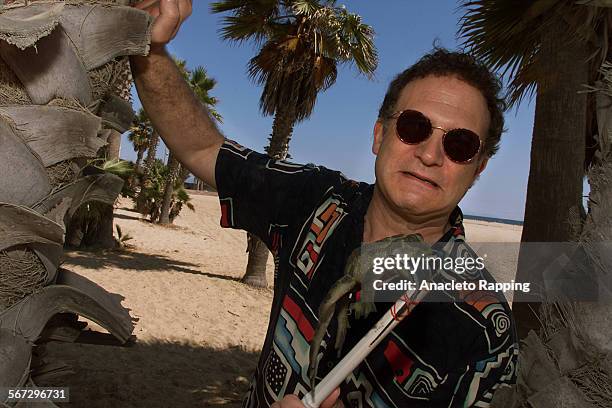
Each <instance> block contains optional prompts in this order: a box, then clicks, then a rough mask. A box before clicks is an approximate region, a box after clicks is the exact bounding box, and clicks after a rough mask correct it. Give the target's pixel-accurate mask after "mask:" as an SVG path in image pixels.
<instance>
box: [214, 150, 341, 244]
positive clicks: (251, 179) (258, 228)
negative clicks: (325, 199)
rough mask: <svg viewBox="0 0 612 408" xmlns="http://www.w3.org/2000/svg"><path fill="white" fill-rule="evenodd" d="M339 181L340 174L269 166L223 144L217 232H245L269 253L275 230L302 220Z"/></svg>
mask: <svg viewBox="0 0 612 408" xmlns="http://www.w3.org/2000/svg"><path fill="white" fill-rule="evenodd" d="M344 180H346V179H345V178H344V176H342V174H341V173H340V172H337V171H332V170H329V169H326V168H324V167H321V166H315V165H314V164H305V165H303V164H295V163H290V162H287V161H284V160H274V159H272V158H271V157H270V156H268V155H265V154H261V153H258V152H255V151H253V150H251V149H248V148H246V147H243V146H241V145H240V144H238V143H236V142H234V141H231V140H226V141H225V143H224V144H223V145H222V146H221V149H220V151H219V155H218V156H217V162H216V166H215V181H216V183H217V191H218V193H219V202H220V205H221V226H222V227H225V228H237V229H243V230H246V231H248V232H250V233H252V234H254V235H256V236H258V237H259V238H260V239H261V240H262V241H263V242H264V243H266V245H267V246H268V248H272V246H273V242H272V241H273V236H274V234H272V231H273V230H274V228H275V226H287V225H292V224H293V223H295V222H297V221H299V220H301V219H302V218H304V217H306V216H307V215H306V212H307V211H308V210H310V211H311V210H312V208H313V206H314V205H316V203H317V200H319V199H320V198H321V196H322V194H323V193H324V192H325V191H326V190H327V189H329V188H330V187H332V186H333V185H337V184H338V183H342V182H343V181H344Z"/></svg>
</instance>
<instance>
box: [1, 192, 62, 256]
mask: <svg viewBox="0 0 612 408" xmlns="http://www.w3.org/2000/svg"><path fill="white" fill-rule="evenodd" d="M31 243H39V244H45V245H51V246H58V247H61V246H62V244H63V243H64V228H63V227H62V226H61V225H60V224H57V223H55V222H53V221H51V220H50V219H48V218H46V217H44V216H42V215H40V214H39V213H37V212H35V211H34V210H32V209H30V208H28V207H24V206H19V205H14V204H7V203H1V202H0V251H2V250H4V249H7V248H10V247H13V246H16V245H26V244H31Z"/></svg>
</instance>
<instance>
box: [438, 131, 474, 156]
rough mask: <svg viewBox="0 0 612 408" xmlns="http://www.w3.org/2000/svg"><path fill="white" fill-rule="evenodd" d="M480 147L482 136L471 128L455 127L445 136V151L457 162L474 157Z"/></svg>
mask: <svg viewBox="0 0 612 408" xmlns="http://www.w3.org/2000/svg"><path fill="white" fill-rule="evenodd" d="M479 149H480V138H479V137H478V135H477V134H476V133H474V132H472V131H471V130H467V129H453V130H451V131H449V132H448V133H447V134H446V136H445V137H444V151H445V152H446V154H447V155H448V157H449V158H450V159H451V160H453V161H456V162H466V161H469V160H471V159H473V158H474V157H475V156H476V154H478V150H479Z"/></svg>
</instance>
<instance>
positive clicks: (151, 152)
mask: <svg viewBox="0 0 612 408" xmlns="http://www.w3.org/2000/svg"><path fill="white" fill-rule="evenodd" d="M158 145H159V133H157V130H155V129H153V133H152V134H151V140H150V141H149V146H148V148H147V157H146V158H145V163H144V169H143V175H142V180H141V185H143V186H144V185H145V183H146V181H147V179H148V177H149V173H150V172H151V168H152V167H153V163H154V162H155V158H156V156H157V146H158ZM145 204H146V198H145V197H144V195H143V194H139V195H138V197H136V211H138V212H139V213H141V214H143V213H144V211H145Z"/></svg>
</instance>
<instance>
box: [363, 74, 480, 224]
mask: <svg viewBox="0 0 612 408" xmlns="http://www.w3.org/2000/svg"><path fill="white" fill-rule="evenodd" d="M406 109H412V110H416V111H419V112H421V113H423V114H424V115H425V116H427V117H428V118H429V119H430V120H431V123H432V126H439V127H441V128H444V129H446V130H450V129H456V128H464V129H469V130H472V131H473V132H475V133H476V134H477V135H478V136H479V137H480V139H481V140H482V141H483V142H484V138H485V137H486V134H487V131H488V128H489V120H490V118H489V111H488V109H487V104H486V100H485V98H484V96H483V95H482V94H481V93H480V91H478V90H477V89H476V88H474V87H472V86H471V85H469V84H467V83H466V82H463V81H462V80H460V79H458V78H456V77H453V76H442V77H436V76H428V77H425V78H422V79H417V80H414V81H412V82H410V83H409V84H408V85H406V87H404V89H403V90H402V92H401V94H400V97H399V98H398V101H397V103H396V106H395V109H394V112H397V111H401V110H406ZM395 124H396V120H395V119H389V120H386V126H384V129H383V124H382V123H381V122H377V123H376V126H375V127H374V144H373V146H372V151H373V152H374V154H375V155H376V156H377V158H376V169H375V172H376V183H377V186H378V189H379V190H380V192H381V193H382V196H383V199H384V200H385V201H386V202H387V204H388V205H390V206H391V207H392V208H393V209H394V210H396V211H398V212H399V213H400V214H404V215H410V216H413V217H418V218H422V219H427V218H430V217H436V216H438V217H439V216H446V215H448V214H449V213H450V212H451V211H452V210H453V209H454V208H455V206H456V205H457V204H458V203H459V201H460V200H461V199H462V198H463V196H464V195H465V193H466V192H467V190H468V189H469V188H470V186H471V185H472V183H473V182H474V181H475V179H476V177H477V176H478V174H480V172H482V170H484V168H485V166H486V163H487V159H486V158H483V156H482V152H481V153H479V155H478V156H477V157H476V158H475V159H474V160H472V161H471V162H470V163H467V164H459V163H455V162H453V161H452V160H450V159H449V158H448V157H447V156H446V155H445V153H444V148H443V146H442V137H443V135H444V132H443V131H442V130H440V129H434V130H433V134H432V135H431V136H430V137H429V138H428V139H427V140H425V141H423V142H421V143H419V144H414V145H408V144H405V143H403V142H402V141H401V140H400V139H399V138H398V137H397V134H396V130H395ZM416 176H419V177H421V178H426V179H428V180H431V181H433V182H434V183H435V185H432V184H430V183H428V182H426V181H422V180H420V179H419V178H418V177H416Z"/></svg>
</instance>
